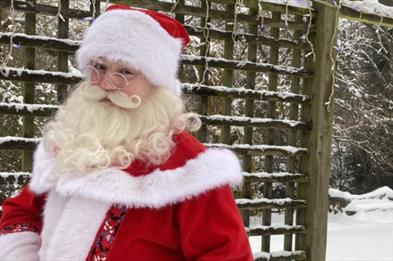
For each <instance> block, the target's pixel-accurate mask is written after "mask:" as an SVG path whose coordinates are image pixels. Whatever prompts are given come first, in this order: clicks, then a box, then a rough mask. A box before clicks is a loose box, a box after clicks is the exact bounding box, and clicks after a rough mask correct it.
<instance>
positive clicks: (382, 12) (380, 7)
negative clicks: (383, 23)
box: [341, 0, 393, 19]
mask: <svg viewBox="0 0 393 261" xmlns="http://www.w3.org/2000/svg"><path fill="white" fill-rule="evenodd" d="M341 4H342V6H346V7H349V8H351V9H353V10H355V11H357V12H359V13H364V14H374V15H377V16H381V19H382V17H389V18H393V7H391V6H387V5H384V4H381V3H380V2H379V1H378V0H357V1H354V0H342V1H341Z"/></svg>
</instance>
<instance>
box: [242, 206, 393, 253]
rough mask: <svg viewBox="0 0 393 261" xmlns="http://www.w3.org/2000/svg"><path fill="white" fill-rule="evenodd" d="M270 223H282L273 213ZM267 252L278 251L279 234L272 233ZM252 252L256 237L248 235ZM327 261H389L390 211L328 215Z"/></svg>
mask: <svg viewBox="0 0 393 261" xmlns="http://www.w3.org/2000/svg"><path fill="white" fill-rule="evenodd" d="M272 223H273V224H283V216H282V215H273V220H272ZM271 240H272V241H271V251H280V250H282V245H283V243H282V242H283V236H272V239H271ZM250 242H251V247H252V249H253V252H258V251H259V249H260V246H261V239H260V237H250ZM326 260H327V261H355V260H356V261H382V260H383V261H393V211H372V212H366V213H365V212H360V213H358V214H356V215H354V216H347V215H345V214H338V215H333V214H329V224H328V245H327V254H326Z"/></svg>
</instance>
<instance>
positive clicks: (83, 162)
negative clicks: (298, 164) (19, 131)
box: [0, 5, 253, 261]
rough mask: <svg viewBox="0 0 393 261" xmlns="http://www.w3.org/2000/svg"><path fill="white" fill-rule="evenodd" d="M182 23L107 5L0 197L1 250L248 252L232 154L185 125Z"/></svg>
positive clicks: (118, 254) (177, 254)
mask: <svg viewBox="0 0 393 261" xmlns="http://www.w3.org/2000/svg"><path fill="white" fill-rule="evenodd" d="M188 42H189V38H188V35H187V33H186V30H185V29H184V27H183V26H182V24H181V23H179V22H178V21H177V20H175V19H173V18H171V17H169V16H166V15H164V14H161V13H158V12H155V11H151V10H143V9H136V8H132V7H130V6H126V5H112V6H110V7H109V8H108V9H107V10H106V11H105V12H104V13H103V14H101V15H100V16H99V17H98V18H97V19H96V20H94V22H93V23H92V25H91V26H90V27H89V28H88V30H87V31H86V34H85V35H84V38H83V41H82V43H81V46H80V48H79V49H78V51H77V53H76V58H77V62H78V67H79V69H80V70H81V71H82V72H83V73H84V74H85V75H86V79H84V80H83V81H82V82H80V83H79V84H77V85H76V88H75V89H74V90H73V91H72V92H71V94H70V96H69V97H68V99H67V100H66V102H65V104H64V105H63V106H61V108H60V109H59V110H58V112H57V114H56V115H55V118H54V120H53V121H51V122H50V123H48V124H47V125H46V127H45V128H44V131H43V139H42V142H41V143H40V144H39V145H38V147H37V150H36V151H35V154H34V167H33V173H32V178H31V180H30V182H29V183H28V184H27V185H26V186H25V187H24V188H23V189H22V191H21V192H20V194H19V195H17V196H16V197H13V198H9V199H7V200H6V201H5V202H4V203H3V215H2V217H1V220H0V259H1V260H12V261H15V260H29V261H34V260H50V261H53V260H67V261H71V260H75V261H76V260H114V261H115V260H154V261H157V260H217V261H218V260H219V261H222V260H239V261H240V260H242V261H243V260H244V261H247V260H252V259H253V257H252V252H251V248H250V245H249V241H248V237H247V233H246V231H245V229H244V226H243V222H242V219H241V216H240V213H239V210H238V208H237V206H236V203H235V200H234V197H233V193H232V186H237V185H240V184H241V183H242V175H241V167H240V162H239V159H238V158H237V156H236V155H235V154H234V153H233V152H231V151H230V150H227V149H214V148H206V147H205V146H204V145H203V144H202V143H200V142H199V141H198V140H197V139H196V138H194V137H193V136H192V135H191V134H190V133H189V132H188V131H195V130H197V129H199V127H200V119H199V118H198V117H197V115H196V114H194V113H185V110H184V104H183V101H182V99H181V90H180V82H179V80H178V78H177V71H178V65H179V58H180V53H181V51H182V49H183V48H184V47H185V46H186V45H187V43H188Z"/></svg>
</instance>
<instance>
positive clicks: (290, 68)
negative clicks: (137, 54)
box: [0, 0, 338, 260]
mask: <svg viewBox="0 0 393 261" xmlns="http://www.w3.org/2000/svg"><path fill="white" fill-rule="evenodd" d="M53 2H55V4H57V1H53ZM72 2H73V1H71V2H70V1H69V0H60V1H59V3H60V4H61V5H60V7H61V8H59V5H57V6H55V5H49V4H44V3H36V1H35V0H31V1H30V0H29V1H16V0H14V1H12V0H11V1H10V0H8V1H1V2H0V7H1V8H2V9H1V10H2V12H5V11H7V12H8V10H10V9H11V10H14V11H15V12H18V13H25V16H24V19H25V20H24V25H25V28H24V32H9V31H8V32H1V34H0V44H2V45H4V46H8V47H10V46H11V45H10V41H11V40H12V43H13V44H17V45H19V46H21V48H22V49H23V52H24V55H23V61H22V62H23V64H22V65H20V66H15V67H12V66H11V65H10V64H12V62H9V63H8V64H6V66H5V67H3V68H2V73H1V74H0V80H2V82H3V84H7V83H8V82H10V81H12V82H17V83H21V88H23V95H24V99H23V103H21V104H13V103H1V104H0V113H1V114H7V115H16V116H15V117H18V119H23V131H22V134H21V135H19V136H16V135H14V134H13V136H12V137H9V136H7V137H1V138H0V149H1V150H2V151H5V152H6V153H8V152H10V151H15V150H21V151H22V154H23V155H22V166H21V172H20V173H8V172H3V173H2V174H1V177H2V179H1V182H2V183H7V182H8V183H11V182H15V180H17V181H19V182H22V183H24V182H26V181H27V180H28V176H29V172H30V171H31V166H32V151H33V149H34V148H35V146H36V144H37V142H38V141H39V138H38V137H39V136H38V135H39V133H38V132H37V130H35V129H36V127H34V126H35V120H36V119H37V118H42V117H50V116H51V115H53V113H54V112H55V111H56V109H57V104H52V105H46V104H38V103H39V102H38V101H39V100H38V97H37V95H36V92H37V90H36V86H37V84H38V83H48V84H52V85H53V87H54V89H55V90H56V91H57V92H56V93H57V101H58V103H61V102H62V101H64V99H65V97H66V95H67V90H68V87H69V86H70V85H73V84H75V83H77V82H78V81H80V79H81V78H80V75H79V74H77V73H73V72H71V68H69V63H68V60H69V59H71V58H72V57H73V54H74V52H75V51H76V50H77V48H78V45H79V42H78V41H77V40H70V39H69V32H70V30H71V28H70V21H72V20H75V19H76V20H78V19H87V18H89V17H94V16H98V15H99V13H100V10H102V8H103V6H105V5H106V3H100V1H98V0H96V1H92V2H91V5H90V10H81V9H75V8H73V7H72V4H73V3H72ZM75 2H76V1H75ZM110 2H111V3H126V4H131V5H133V6H136V7H143V8H148V9H154V10H160V11H164V12H168V13H172V14H174V15H175V17H176V18H177V19H178V20H179V21H181V22H184V23H185V24H186V29H187V30H188V32H189V34H190V35H191V36H192V40H193V41H197V42H199V43H200V45H199V46H198V45H195V46H196V47H195V48H193V49H192V50H187V52H186V53H185V54H184V55H182V60H181V61H182V69H181V77H182V79H183V82H184V83H183V86H182V87H183V92H184V93H185V94H186V96H187V97H188V96H189V97H197V98H198V101H199V109H198V112H199V114H200V115H201V117H202V120H203V123H204V124H203V127H202V128H201V130H200V131H199V132H198V133H196V135H197V137H198V138H199V139H200V140H201V141H202V142H204V143H205V144H206V145H207V146H209V147H225V148H229V149H232V150H233V151H235V152H236V153H237V154H238V155H239V157H240V158H241V160H242V164H243V170H244V176H245V183H244V186H243V187H242V189H241V191H240V193H237V194H236V196H237V203H238V207H239V209H240V210H241V213H242V216H243V219H244V224H245V227H246V230H247V232H248V234H249V235H250V237H251V236H258V237H260V239H261V243H260V244H261V248H260V252H258V253H255V254H254V255H255V260H324V259H325V248H326V226H327V212H328V193H327V192H328V180H329V171H330V145H331V141H330V140H331V129H332V126H331V125H332V111H333V108H332V106H333V100H332V97H333V90H332V86H333V76H334V63H335V49H334V48H333V45H334V44H335V35H336V24H337V20H338V12H337V11H336V10H335V9H332V8H329V7H327V6H326V5H323V4H320V3H318V2H314V3H313V9H312V10H311V9H309V8H298V7H291V6H289V5H278V4H273V3H267V2H264V1H250V0H244V1H240V0H238V1H230V0H214V1H213V0H211V1H210V0H209V1H207V0H195V1H185V0H178V1H176V3H170V2H164V1H153V0H143V1H142V0H133V1H131V0H130V1H126V0H123V1H110ZM37 16H46V17H48V19H49V17H52V19H53V18H55V19H57V32H56V37H53V36H44V35H39V34H38V35H37V33H36V31H37V29H39V28H36V19H37ZM56 16H57V18H56ZM3 18H4V17H3ZM198 39H199V40H198ZM10 48H11V47H10ZM215 48H216V49H215ZM41 49H46V50H51V51H54V52H55V53H56V63H57V65H56V70H55V71H49V70H42V68H37V66H36V64H35V60H36V59H37V52H38V51H39V50H41ZM8 50H9V49H5V48H4V49H2V52H3V53H2V56H3V55H6V53H7V52H8ZM217 50H218V51H217ZM239 50H240V51H239ZM4 57H5V56H4ZM283 57H284V58H283ZM22 66H23V68H22ZM195 68H196V69H197V73H195V75H192V73H193V72H195ZM187 79H195V80H194V81H192V82H187V81H186V80H187ZM235 80H236V81H235ZM15 119H17V118H15ZM212 127H215V128H212ZM217 135H218V137H219V138H218V140H217ZM0 155H4V154H0ZM277 191H278V192H277ZM278 210H280V211H282V212H283V213H284V216H285V218H284V220H283V222H282V224H272V215H273V214H274V212H276V211H278ZM256 217H258V218H261V220H262V223H261V224H262V225H255V224H254V222H253V221H254V220H255V219H256ZM277 237H280V238H282V242H283V244H282V249H280V250H276V249H275V250H274V251H272V248H271V241H272V239H273V238H277Z"/></svg>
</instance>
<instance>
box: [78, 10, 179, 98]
mask: <svg viewBox="0 0 393 261" xmlns="http://www.w3.org/2000/svg"><path fill="white" fill-rule="evenodd" d="M181 50H182V39H180V38H175V37H172V36H171V35H170V34H169V33H168V32H167V31H166V30H165V29H164V28H162V27H161V25H160V24H159V23H158V22H157V21H156V20H154V19H153V18H152V17H150V16H149V15H147V14H144V13H142V12H140V11H136V10H110V11H107V12H104V13H103V14H101V15H100V16H99V17H98V18H97V19H96V20H94V22H93V23H92V25H91V26H90V27H89V28H88V29H87V31H86V33H85V35H84V37H83V40H82V43H81V46H80V48H79V49H78V50H77V52H76V58H77V63H78V68H79V69H80V70H82V71H83V70H84V68H85V67H86V65H87V64H88V63H89V62H90V60H91V59H94V58H97V57H99V56H103V57H105V58H107V59H110V60H114V61H121V62H125V63H127V64H129V65H130V66H132V67H134V68H135V69H137V70H140V71H141V72H142V73H143V74H144V75H145V76H146V78H147V79H148V80H149V81H150V82H151V83H152V84H153V85H156V86H158V87H164V88H168V89H170V90H172V91H173V92H174V93H175V94H177V95H178V96H179V95H180V93H181V90H180V85H179V83H178V78H177V72H178V67H179V61H180V53H181Z"/></svg>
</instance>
